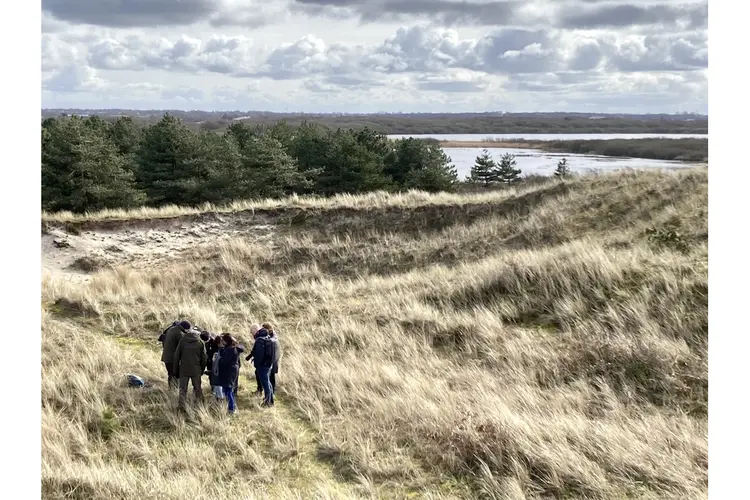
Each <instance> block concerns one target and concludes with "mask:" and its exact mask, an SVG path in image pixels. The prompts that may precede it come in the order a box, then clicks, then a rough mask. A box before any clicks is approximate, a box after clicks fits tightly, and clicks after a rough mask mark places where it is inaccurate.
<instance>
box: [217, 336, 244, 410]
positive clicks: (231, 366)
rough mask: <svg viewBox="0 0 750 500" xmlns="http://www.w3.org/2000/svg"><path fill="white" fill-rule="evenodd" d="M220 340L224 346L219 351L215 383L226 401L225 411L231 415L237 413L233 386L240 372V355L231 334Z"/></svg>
mask: <svg viewBox="0 0 750 500" xmlns="http://www.w3.org/2000/svg"><path fill="white" fill-rule="evenodd" d="M222 339H223V340H224V344H225V345H224V347H223V348H221V350H220V351H219V374H218V376H217V378H216V383H217V385H219V386H221V387H222V390H223V392H224V397H225V398H226V399H227V410H228V411H229V414H230V415H233V414H234V413H235V412H236V411H237V404H236V402H235V399H234V386H235V384H236V383H237V377H238V376H239V372H240V353H239V351H238V350H237V341H236V340H235V339H234V337H232V335H231V334H229V333H225V334H224V335H222Z"/></svg>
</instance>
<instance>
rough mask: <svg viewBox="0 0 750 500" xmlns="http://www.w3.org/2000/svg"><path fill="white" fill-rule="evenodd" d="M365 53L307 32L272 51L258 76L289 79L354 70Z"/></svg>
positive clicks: (345, 72)
mask: <svg viewBox="0 0 750 500" xmlns="http://www.w3.org/2000/svg"><path fill="white" fill-rule="evenodd" d="M362 55H363V54H362V53H361V52H360V51H359V50H358V49H357V48H351V47H346V46H343V45H332V46H327V45H326V44H325V43H324V42H323V41H322V40H321V39H319V38H317V37H315V36H313V35H307V36H305V37H303V38H300V39H299V40H297V41H296V42H294V43H292V44H287V45H285V46H283V47H280V48H278V49H275V50H274V51H273V52H271V54H270V55H269V56H268V57H267V58H266V60H265V64H264V65H263V68H262V69H261V70H260V71H258V72H257V73H255V75H254V76H264V77H269V78H273V79H276V80H286V79H293V78H300V77H304V76H307V75H310V74H331V75H332V74H347V73H353V72H356V71H357V69H358V64H357V63H358V60H359V58H361V56H362Z"/></svg>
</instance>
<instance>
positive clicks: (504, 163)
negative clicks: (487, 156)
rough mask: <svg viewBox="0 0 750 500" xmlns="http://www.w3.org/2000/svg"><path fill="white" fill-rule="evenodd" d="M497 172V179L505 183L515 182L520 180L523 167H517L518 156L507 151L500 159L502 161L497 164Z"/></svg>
mask: <svg viewBox="0 0 750 500" xmlns="http://www.w3.org/2000/svg"><path fill="white" fill-rule="evenodd" d="M495 172H496V173H497V179H498V180H499V181H500V182H502V183H504V184H508V185H510V184H513V183H515V182H520V181H521V180H522V179H521V169H520V168H516V157H515V155H512V154H510V153H505V154H504V155H503V157H502V158H501V159H500V163H498V164H497V167H496V169H495Z"/></svg>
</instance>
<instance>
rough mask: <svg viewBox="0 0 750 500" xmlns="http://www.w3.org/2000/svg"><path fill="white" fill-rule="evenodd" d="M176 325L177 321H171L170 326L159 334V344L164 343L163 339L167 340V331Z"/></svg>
mask: <svg viewBox="0 0 750 500" xmlns="http://www.w3.org/2000/svg"><path fill="white" fill-rule="evenodd" d="M178 323H179V321H172V324H171V325H169V326H168V327H167V328H166V330H164V331H163V332H161V335H159V338H158V341H159V342H161V343H162V344H163V343H164V339H165V338H167V331H168V330H169V329H170V328H172V327H173V326H176V325H177V324H178Z"/></svg>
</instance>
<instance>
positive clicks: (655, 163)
mask: <svg viewBox="0 0 750 500" xmlns="http://www.w3.org/2000/svg"><path fill="white" fill-rule="evenodd" d="M388 137H390V138H392V139H400V138H403V137H414V138H418V139H428V138H430V139H438V140H441V141H482V140H486V139H496V140H497V139H502V140H522V139H526V140H536V141H554V140H564V141H571V140H594V139H599V140H607V139H651V138H663V139H687V138H699V139H705V138H708V134H421V135H389V136H388ZM482 149H484V148H443V150H444V151H445V154H447V155H448V156H450V157H451V159H452V160H453V164H454V165H455V166H456V170H457V171H458V177H459V179H462V180H463V179H465V178H466V177H467V176H468V175H469V173H470V172H471V166H472V165H474V160H476V157H477V156H479V155H480V154H482ZM487 150H488V151H489V152H490V154H491V155H492V157H493V158H494V159H495V160H496V161H499V160H500V158H501V157H502V156H503V154H505V153H510V154H513V155H516V168H520V169H521V171H522V175H552V173H553V172H554V171H555V168H556V167H557V162H558V161H560V159H561V158H567V159H568V167H570V170H571V171H572V172H578V173H588V172H592V171H601V172H605V171H611V170H621V169H624V168H632V169H644V168H658V169H667V170H673V169H678V168H686V167H694V166H696V165H698V164H696V163H686V162H680V161H668V160H653V159H644V158H626V157H615V156H600V155H582V154H572V153H548V152H545V151H540V150H538V149H518V148H503V147H494V148H487Z"/></svg>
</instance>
